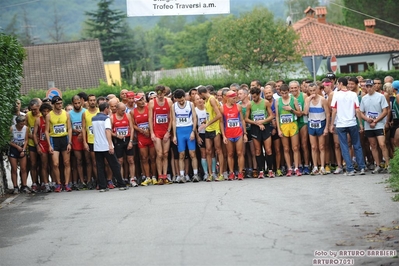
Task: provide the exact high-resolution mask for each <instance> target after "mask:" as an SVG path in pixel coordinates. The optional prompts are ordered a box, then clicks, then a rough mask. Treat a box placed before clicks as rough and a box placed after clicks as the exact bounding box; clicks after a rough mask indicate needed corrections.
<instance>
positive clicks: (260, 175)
mask: <svg viewBox="0 0 399 266" xmlns="http://www.w3.org/2000/svg"><path fill="white" fill-rule="evenodd" d="M264 177H265V176H264V174H263V171H260V172H259V175H258V179H263V178H264Z"/></svg>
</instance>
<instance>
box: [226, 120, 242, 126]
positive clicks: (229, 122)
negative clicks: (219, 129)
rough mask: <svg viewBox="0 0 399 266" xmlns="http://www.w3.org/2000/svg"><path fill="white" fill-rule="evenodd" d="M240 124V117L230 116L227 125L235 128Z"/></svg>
mask: <svg viewBox="0 0 399 266" xmlns="http://www.w3.org/2000/svg"><path fill="white" fill-rule="evenodd" d="M239 126H240V120H239V119H238V118H229V119H227V127H228V128H235V127H239Z"/></svg>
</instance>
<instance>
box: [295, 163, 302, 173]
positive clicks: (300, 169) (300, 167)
mask: <svg viewBox="0 0 399 266" xmlns="http://www.w3.org/2000/svg"><path fill="white" fill-rule="evenodd" d="M298 170H299V172H300V173H301V175H302V173H303V166H302V165H301V166H299V167H298ZM295 174H296V171H295Z"/></svg>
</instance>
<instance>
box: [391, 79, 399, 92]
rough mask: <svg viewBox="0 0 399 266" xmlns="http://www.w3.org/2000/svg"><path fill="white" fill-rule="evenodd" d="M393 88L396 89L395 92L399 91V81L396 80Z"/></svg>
mask: <svg viewBox="0 0 399 266" xmlns="http://www.w3.org/2000/svg"><path fill="white" fill-rule="evenodd" d="M392 88H394V89H395V90H399V80H395V81H394V82H392Z"/></svg>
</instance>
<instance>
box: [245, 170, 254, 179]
mask: <svg viewBox="0 0 399 266" xmlns="http://www.w3.org/2000/svg"><path fill="white" fill-rule="evenodd" d="M253 172H254V171H253V170H252V169H249V170H248V171H247V172H246V177H247V178H250V177H252V174H253Z"/></svg>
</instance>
